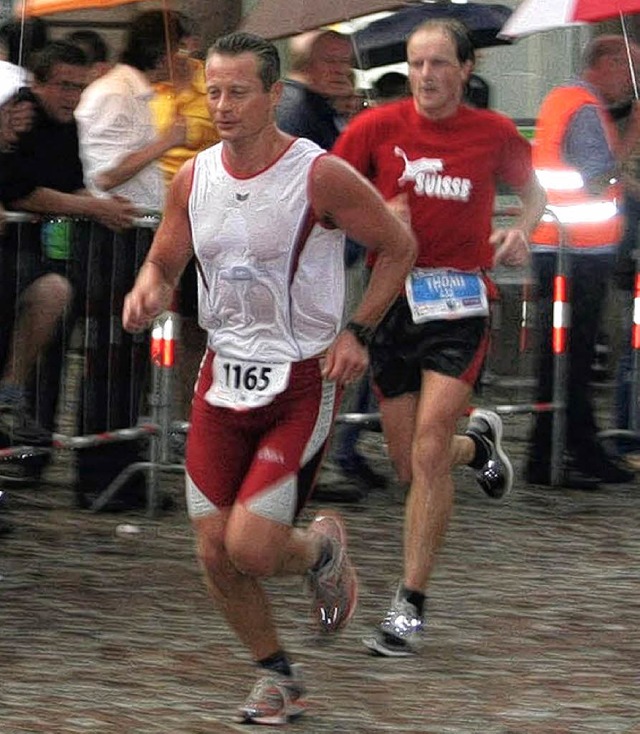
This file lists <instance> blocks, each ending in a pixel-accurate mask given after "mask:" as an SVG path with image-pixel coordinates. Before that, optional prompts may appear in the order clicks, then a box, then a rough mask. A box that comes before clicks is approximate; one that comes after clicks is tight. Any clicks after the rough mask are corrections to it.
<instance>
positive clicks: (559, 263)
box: [336, 206, 640, 486]
mask: <svg viewBox="0 0 640 734" xmlns="http://www.w3.org/2000/svg"><path fill="white" fill-rule="evenodd" d="M520 212H521V209H520V208H519V207H518V206H503V207H498V208H496V210H495V211H494V218H497V219H499V218H503V219H504V218H512V217H517V216H518V215H519V214H520ZM545 216H546V217H549V218H551V219H552V220H554V221H555V223H556V225H557V227H558V230H559V232H560V246H559V247H558V252H557V259H556V274H555V278H554V288H553V328H552V351H553V372H554V379H553V395H552V398H551V401H550V402H526V403H513V404H498V405H493V406H491V408H492V409H493V410H495V412H496V413H498V414H499V415H505V416H508V415H523V414H534V413H553V421H552V448H551V461H550V482H551V485H552V486H559V485H561V484H562V481H563V479H564V452H565V446H566V394H567V386H566V380H567V344H568V332H569V329H570V326H571V323H570V321H571V312H570V304H569V299H568V294H569V290H568V276H569V273H568V258H567V247H566V233H565V231H564V228H563V226H562V224H561V223H560V221H559V220H558V218H557V216H556V215H555V214H554V212H553V211H551V210H550V209H545ZM639 283H640V281H639ZM521 284H522V300H521V315H520V334H519V340H518V341H519V353H520V356H522V355H523V354H524V352H525V351H526V349H528V346H529V341H530V334H529V322H530V312H531V307H532V284H531V283H530V282H528V280H527V279H526V278H525V279H524V280H523V281H522V283H521ZM638 287H639V288H640V285H639V286H638ZM639 292H640V291H639ZM638 304H639V305H638V323H639V327H638V355H640V296H639V299H638ZM497 307H498V308H499V303H498V306H497ZM637 364H638V376H639V378H640V356H639V357H638V360H637ZM499 382H500V378H494V379H493V380H492V384H498V383H499ZM634 384H635V383H634ZM470 410H471V409H469V412H470ZM336 422H337V423H341V424H346V425H351V426H353V425H358V426H360V427H362V428H369V429H374V430H381V414H380V413H379V412H371V413H353V412H344V413H339V414H338V416H337V417H336Z"/></svg>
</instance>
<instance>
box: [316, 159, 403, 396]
mask: <svg viewBox="0 0 640 734" xmlns="http://www.w3.org/2000/svg"><path fill="white" fill-rule="evenodd" d="M310 199H311V204H312V206H313V209H314V212H315V214H316V216H317V217H318V219H319V221H320V222H324V223H325V224H327V225H329V226H331V225H333V226H337V227H339V228H340V229H341V230H343V231H344V232H345V233H346V234H347V235H348V236H349V237H350V238H351V239H353V240H355V241H356V242H358V243H360V244H361V245H363V246H364V247H366V248H368V249H370V250H373V251H374V252H375V253H376V262H375V264H374V266H373V269H372V271H371V277H370V281H369V286H368V288H367V290H366V292H365V294H364V296H363V298H362V301H361V302H360V305H359V306H358V308H357V309H356V311H355V313H354V314H353V316H352V319H353V321H355V322H357V323H358V324H360V325H361V326H363V327H372V328H373V327H375V326H377V324H378V323H379V322H380V320H381V319H382V317H383V316H384V314H385V313H386V311H387V309H388V308H389V306H390V305H391V304H392V302H393V301H394V300H395V298H396V297H397V295H398V293H400V291H401V290H402V287H403V285H404V281H405V278H406V276H407V274H408V273H409V271H410V269H411V267H412V265H413V263H414V260H415V257H416V249H417V247H416V242H415V239H414V237H413V234H412V232H411V230H410V228H409V227H408V226H407V225H406V224H405V223H404V222H403V221H402V219H401V218H400V217H399V216H397V215H396V214H395V213H394V212H392V211H391V209H390V207H388V206H386V205H385V203H384V200H383V199H382V197H381V196H380V194H379V193H378V191H377V190H376V189H375V188H374V187H373V186H372V185H371V184H370V183H369V181H367V180H366V179H365V178H364V177H363V176H361V175H360V174H359V173H358V172H357V171H356V170H355V169H354V168H352V167H351V166H350V165H349V164H348V163H347V162H346V161H343V160H341V159H339V158H337V157H335V156H332V155H327V156H323V157H322V158H320V159H318V161H317V163H316V165H315V166H314V168H313V172H312V175H311V181H310ZM367 365H368V359H367V352H366V349H365V348H364V347H363V345H362V343H360V341H358V339H357V338H356V336H355V335H354V334H353V333H352V332H350V331H343V332H341V333H340V334H339V335H338V337H337V339H336V340H335V342H334V343H333V344H332V345H331V347H330V348H329V350H328V352H327V359H326V363H325V368H324V374H325V376H326V377H327V378H328V379H330V380H336V381H338V382H343V383H344V382H351V381H353V380H355V379H358V378H359V377H361V376H362V374H363V373H364V371H365V370H366V368H367Z"/></svg>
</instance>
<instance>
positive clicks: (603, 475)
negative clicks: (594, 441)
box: [573, 452, 636, 484]
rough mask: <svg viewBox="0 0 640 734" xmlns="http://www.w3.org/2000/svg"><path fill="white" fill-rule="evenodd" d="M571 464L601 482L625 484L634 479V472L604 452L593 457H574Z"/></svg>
mask: <svg viewBox="0 0 640 734" xmlns="http://www.w3.org/2000/svg"><path fill="white" fill-rule="evenodd" d="M573 466H574V467H575V468H577V469H579V470H580V471H583V472H586V473H588V474H591V475H593V476H594V477H597V478H598V479H599V480H600V481H601V482H602V483H603V484H627V483H628V482H632V481H633V480H634V479H635V476H636V475H635V473H634V472H632V471H629V470H628V469H624V468H623V467H621V466H618V465H617V464H616V463H614V462H613V461H612V460H611V459H610V458H609V457H608V456H606V455H605V454H604V452H598V453H597V454H595V455H594V456H593V457H591V456H590V457H589V458H584V457H581V459H579V460H578V459H576V460H574V461H573Z"/></svg>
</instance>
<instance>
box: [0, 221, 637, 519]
mask: <svg viewBox="0 0 640 734" xmlns="http://www.w3.org/2000/svg"><path fill="white" fill-rule="evenodd" d="M516 214H517V210H516V209H513V208H508V209H502V210H500V209H499V210H497V211H496V216H515V215H516ZM547 215H548V216H551V217H554V215H553V213H552V212H550V211H547ZM34 219H35V218H34V217H32V216H30V215H25V214H22V213H8V222H9V223H10V224H15V225H19V224H22V223H25V222H33V221H34ZM74 221H77V220H74ZM556 221H557V220H556ZM157 224H158V219H157V217H154V216H145V217H142V218H140V219H139V220H136V222H135V228H136V231H140V230H153V229H155V228H156V226H157ZM90 226H91V230H90V231H91V232H92V233H93V232H94V231H95V229H94V225H90ZM558 226H559V228H560V231H562V227H561V226H560V224H559V223H558ZM90 244H91V243H90ZM564 245H565V242H564V235H563V237H562V240H561V246H560V247H559V248H558V255H557V266H556V276H555V280H554V294H553V300H554V303H553V344H552V348H553V356H554V393H553V398H552V401H551V402H549V403H523V404H517V403H516V404H507V405H495V406H494V409H495V410H496V412H498V413H499V414H502V415H515V414H528V413H537V412H553V416H554V419H553V440H552V457H551V467H550V468H551V483H552V484H553V485H559V484H561V482H562V479H563V456H564V448H565V443H566V440H565V439H566V436H565V430H566V416H565V403H566V371H567V367H566V360H567V351H566V349H567V333H568V329H569V328H570V306H569V302H568V287H567V281H568V272H567V257H566V247H565V246H564ZM143 249H144V248H143ZM142 259H143V253H141V259H140V262H141V261H142ZM138 264H139V263H138ZM113 267H114V269H117V265H114V266H113ZM88 287H89V286H88ZM88 287H87V288H88ZM111 295H113V291H112V293H111ZM120 295H121V296H123V294H120ZM89 300H90V299H88V300H87V302H88V301H89ZM110 308H111V316H110V321H111V323H110V331H111V338H110V344H109V348H110V355H109V357H108V360H107V361H109V362H110V361H111V358H112V354H111V351H113V350H114V349H117V348H118V341H117V339H114V337H115V336H116V335H117V334H119V333H120V332H121V329H122V327H121V321H120V316H121V309H118V310H117V312H115V311H114V308H113V304H110ZM528 308H529V295H526V298H525V299H523V313H522V319H521V328H522V329H525V328H528V327H527V325H528V314H527V311H526V309H528ZM634 323H635V327H634V328H635V330H634V349H635V352H634V355H635V361H634V368H635V369H636V374H637V375H638V376H640V275H639V276H638V280H637V291H636V301H635V310H634ZM94 327H95V324H94V323H93V322H92V315H91V313H90V308H87V313H85V334H84V352H83V357H84V359H85V361H89V362H90V361H91V360H92V359H94V360H95V359H96V358H97V359H100V358H101V357H100V355H99V354H96V344H95V334H94V333H93V331H94ZM178 336H179V316H178V314H177V313H175V312H173V311H168V312H166V313H164V314H163V315H162V316H161V317H160V318H158V319H157V320H156V321H155V323H154V324H153V326H152V329H151V335H150V345H149V347H150V362H151V375H150V388H149V391H148V403H149V408H150V416H149V418H148V419H146V420H141V421H140V422H136V423H135V424H132V425H128V426H124V427H114V428H109V427H107V428H106V429H105V430H100V431H96V432H87V433H82V434H81V435H63V434H54V439H53V443H52V446H51V447H50V448H36V447H30V446H16V447H12V448H8V449H2V450H0V465H1V464H2V462H6V461H10V460H13V461H16V460H18V461H19V460H23V459H28V458H31V457H34V456H38V455H42V454H46V453H50V452H51V451H56V450H71V451H81V450H82V449H86V448H89V447H97V446H101V445H103V444H110V443H118V442H130V441H138V440H140V439H144V440H145V441H147V442H148V446H149V449H148V454H149V455H148V460H145V461H136V462H133V463H131V464H129V465H128V466H127V467H126V468H125V469H124V470H123V471H122V472H121V473H120V474H119V475H118V476H117V477H116V478H115V479H114V480H113V481H112V482H111V483H110V484H109V485H108V486H107V487H106V489H104V490H103V491H102V492H101V493H100V494H99V495H98V496H97V497H96V498H95V499H94V501H93V503H92V504H91V509H92V510H93V511H99V510H101V509H103V508H104V507H105V506H106V505H107V504H108V503H109V502H110V500H112V499H113V498H114V497H115V496H116V495H117V494H118V492H119V491H120V490H121V489H122V488H123V487H124V485H125V484H126V482H127V481H128V480H129V479H130V478H131V477H132V476H133V475H134V474H135V473H138V472H142V473H144V474H145V475H146V478H147V483H146V487H147V512H148V514H149V515H153V514H154V513H155V511H156V509H157V508H156V503H157V491H158V486H159V484H158V483H159V474H160V473H161V472H170V473H177V472H182V471H183V470H184V466H183V464H182V463H175V462H174V461H172V459H171V455H170V453H171V452H170V437H171V435H172V434H176V433H186V432H187V431H188V428H189V424H188V423H187V422H186V421H175V420H172V396H173V386H174V378H175V375H174V370H175V344H176V340H177V339H178ZM134 341H135V338H134ZM525 343H526V340H525V337H524V336H522V337H521V345H522V346H524V345H525ZM139 346H140V345H138V351H139ZM144 349H145V354H147V352H146V346H145V347H144ZM139 356H140V355H138V364H139V365H140V360H139ZM146 360H148V356H145V361H146ZM86 369H87V366H86V364H85V371H86ZM117 377H120V376H119V375H118V376H117ZM638 384H640V379H639V380H636V381H634V387H635V389H636V390H637V389H638ZM85 402H86V401H85ZM83 407H84V409H86V405H84V406H83ZM337 422H339V423H342V424H350V425H354V424H356V425H359V426H362V427H367V428H374V429H379V428H380V414H379V413H349V412H344V413H340V414H339V415H338V416H337Z"/></svg>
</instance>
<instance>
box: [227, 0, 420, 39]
mask: <svg viewBox="0 0 640 734" xmlns="http://www.w3.org/2000/svg"><path fill="white" fill-rule="evenodd" d="M410 4H411V3H410V2H405V1H403V0H259V2H258V3H257V5H256V6H255V8H254V9H253V10H252V11H251V12H250V13H249V14H248V15H247V16H246V17H245V18H244V20H243V21H242V24H241V26H240V27H241V29H242V30H243V31H247V32H248V33H256V34H257V35H258V36H262V37H263V38H270V39H274V38H287V37H288V36H294V35H296V34H297V33H302V32H303V31H310V30H313V29H314V28H321V27H322V26H326V25H330V24H332V23H339V22H340V21H344V20H352V19H353V18H359V17H360V16H362V15H369V14H370V13H376V12H378V11H381V10H396V9H397V8H401V7H403V6H406V5H410Z"/></svg>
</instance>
